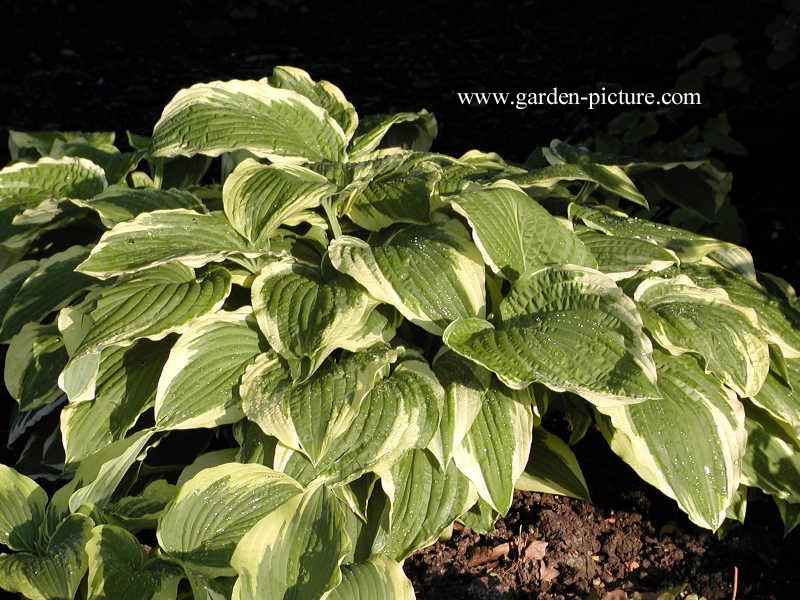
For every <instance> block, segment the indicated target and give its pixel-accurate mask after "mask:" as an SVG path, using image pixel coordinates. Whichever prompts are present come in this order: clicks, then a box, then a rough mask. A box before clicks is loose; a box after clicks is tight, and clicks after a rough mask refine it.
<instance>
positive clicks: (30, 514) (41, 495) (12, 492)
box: [0, 464, 47, 550]
mask: <svg viewBox="0 0 800 600" xmlns="http://www.w3.org/2000/svg"><path fill="white" fill-rule="evenodd" d="M0 506H2V507H3V510H2V511H0V544H2V545H4V546H8V547H9V548H11V549H12V550H33V549H34V548H35V547H36V543H37V540H38V536H39V524H40V523H41V521H42V519H43V518H44V513H45V508H46V506H47V494H46V493H45V491H44V490H43V489H42V488H41V487H39V484H37V483H36V482H35V481H34V480H33V479H30V478H28V477H26V476H25V475H22V474H21V473H18V472H17V471H15V470H14V469H12V468H11V467H7V466H6V465H3V464H0Z"/></svg>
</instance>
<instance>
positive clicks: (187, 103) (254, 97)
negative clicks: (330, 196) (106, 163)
mask: <svg viewBox="0 0 800 600" xmlns="http://www.w3.org/2000/svg"><path fill="white" fill-rule="evenodd" d="M346 144H347V138H346V136H345V134H344V132H343V131H342V128H341V127H340V126H339V124H338V123H337V122H336V121H335V120H334V119H333V117H331V115H330V114H329V113H328V111H326V110H325V109H324V108H322V107H321V106H318V105H316V104H314V103H313V102H312V101H311V100H309V99H308V98H306V97H305V96H303V95H302V94H299V93H297V92H295V91H294V90H289V89H282V88H277V87H273V86H271V85H269V84H268V83H267V82H266V80H261V81H242V80H237V79H234V80H231V81H212V82H210V83H198V84H195V85H193V86H191V87H188V88H185V89H182V90H180V91H179V92H178V93H177V94H175V96H174V97H173V98H172V100H170V101H169V103H168V104H167V106H166V107H164V111H163V112H162V113H161V118H160V119H159V120H158V122H157V123H156V125H155V128H154V129H153V139H152V156H153V157H155V158H166V157H173V156H193V155H195V154H205V155H207V156H219V155H220V154H224V153H226V152H232V151H234V150H248V151H249V152H252V153H253V154H255V155H256V156H260V157H266V158H269V159H270V160H273V161H278V160H281V159H292V160H308V161H312V162H314V161H319V160H334V161H335V160H340V159H341V158H342V157H343V155H344V148H345V146H346Z"/></svg>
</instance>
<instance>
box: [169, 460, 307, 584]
mask: <svg viewBox="0 0 800 600" xmlns="http://www.w3.org/2000/svg"><path fill="white" fill-rule="evenodd" d="M300 491H301V488H300V486H299V485H298V484H297V483H296V482H295V481H294V480H293V479H291V478H290V477H288V476H286V475H284V474H283V473H278V472H277V471H273V470H272V469H269V468H267V467H264V466H262V465H256V464H239V463H228V464H224V465H220V466H217V467H211V468H208V469H203V470H202V471H200V472H199V473H198V474H197V475H195V476H194V477H192V478H191V479H190V480H189V481H187V482H186V483H184V484H183V485H182V486H181V487H180V490H179V491H178V494H177V496H175V499H174V500H173V501H172V504H171V505H170V506H169V508H168V509H167V511H166V512H165V513H164V514H163V515H162V517H161V520H160V521H159V523H158V541H159V545H160V546H161V548H163V549H164V551H165V552H166V553H167V554H169V555H170V556H171V557H173V558H176V559H178V560H180V561H181V562H182V563H185V564H187V565H190V566H191V568H192V569H194V570H196V571H198V572H200V573H206V574H208V575H210V576H219V575H231V574H233V571H232V569H231V567H230V564H229V563H230V559H231V555H232V554H233V550H234V548H235V547H236V544H238V543H239V540H241V539H242V536H244V535H245V533H247V532H248V531H250V530H251V529H252V528H253V526H254V525H256V523H258V522H259V521H260V520H261V519H262V518H263V517H265V516H266V515H268V514H269V513H271V512H272V511H274V510H275V509H276V508H278V507H279V506H281V505H283V504H284V503H285V502H286V501H287V500H289V498H291V497H293V496H295V495H297V494H299V493H300Z"/></svg>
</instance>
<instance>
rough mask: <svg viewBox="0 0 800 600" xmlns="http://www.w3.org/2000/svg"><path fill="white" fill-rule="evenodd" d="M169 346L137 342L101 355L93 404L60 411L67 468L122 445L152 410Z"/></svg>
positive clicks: (164, 342) (163, 342)
mask: <svg viewBox="0 0 800 600" xmlns="http://www.w3.org/2000/svg"><path fill="white" fill-rule="evenodd" d="M170 346H171V344H170V343H169V341H168V340H161V341H158V342H151V341H149V340H139V341H138V342H136V343H135V344H134V345H132V346H127V347H120V346H112V347H111V348H106V349H104V350H103V351H102V352H101V353H100V365H99V368H98V371H97V382H96V383H95V392H94V398H92V399H86V400H84V401H80V402H70V403H69V404H67V405H66V406H65V407H64V408H63V409H61V442H62V444H63V446H64V451H65V454H66V458H65V460H66V462H67V464H71V463H72V464H74V463H76V462H78V461H79V460H81V459H83V458H84V457H86V456H88V455H90V454H92V453H93V452H96V451H97V450H100V449H101V448H103V447H105V446H107V445H108V444H110V443H112V442H115V441H117V440H119V439H122V438H123V437H124V436H125V434H126V433H127V432H128V430H129V429H130V428H131V427H133V426H134V424H135V423H136V421H137V420H138V419H139V416H140V415H141V414H142V413H143V412H144V411H145V410H147V409H148V408H149V407H151V406H152V403H153V398H154V397H155V391H156V384H157V383H158V378H159V375H160V374H161V369H162V367H163V366H164V362H165V361H166V359H167V354H168V353H169V349H170Z"/></svg>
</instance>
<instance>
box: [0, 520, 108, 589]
mask: <svg viewBox="0 0 800 600" xmlns="http://www.w3.org/2000/svg"><path fill="white" fill-rule="evenodd" d="M92 525H93V523H92V521H91V519H89V518H88V517H86V516H84V515H80V514H77V515H68V516H67V517H66V518H65V519H64V520H63V521H61V523H59V524H58V526H57V527H56V528H55V531H53V534H52V535H51V536H50V537H49V539H47V540H46V542H45V543H43V544H42V546H41V547H39V548H36V549H34V548H30V549H28V550H26V551H23V552H15V553H13V554H0V589H4V590H6V591H9V592H12V593H13V592H17V593H19V594H21V595H22V596H24V597H25V598H28V599H29V600H72V598H74V597H75V594H76V592H77V591H78V586H79V585H80V582H81V579H83V575H84V573H86V566H87V559H86V553H85V552H84V546H85V544H86V542H87V541H88V539H89V535H90V532H91V529H92Z"/></svg>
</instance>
